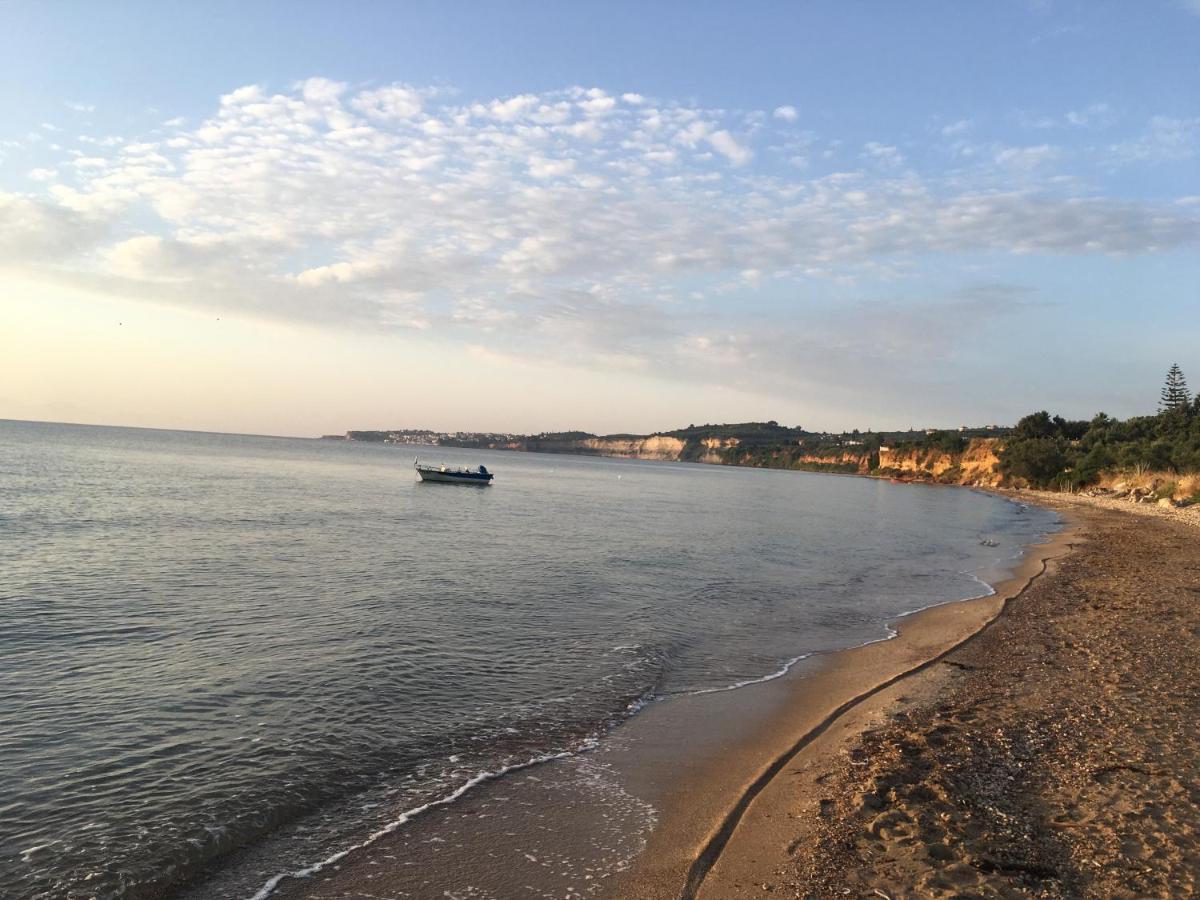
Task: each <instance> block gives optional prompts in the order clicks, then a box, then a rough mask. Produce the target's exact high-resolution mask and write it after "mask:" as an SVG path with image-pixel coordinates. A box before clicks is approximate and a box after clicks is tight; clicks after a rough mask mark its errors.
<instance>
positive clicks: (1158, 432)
mask: <svg viewBox="0 0 1200 900" xmlns="http://www.w3.org/2000/svg"><path fill="white" fill-rule="evenodd" d="M323 439H324V440H340V441H351V442H367V443H384V444H408V445H417V444H420V445H435V446H444V447H457V448H466V449H477V450H510V451H517V452H529V453H568V454H578V455H585V456H608V457H618V458H625V459H644V460H660V461H667V462H697V463H706V464H710V465H725V466H745V467H753V468H771V469H791V470H797V471H807V472H824V473H830V474H843V475H860V476H867V477H876V478H889V479H893V480H897V481H903V482H929V483H936V484H953V485H969V486H972V487H981V488H1017V489H1025V488H1038V489H1043V490H1053V491H1059V492H1067V493H1078V492H1080V491H1087V492H1089V493H1092V494H1094V495H1097V496H1107V497H1113V498H1116V499H1125V500H1129V501H1132V502H1138V503H1157V504H1159V505H1162V506H1187V505H1193V504H1197V503H1200V409H1198V408H1196V407H1195V406H1194V405H1182V406H1177V407H1173V408H1172V407H1167V408H1164V409H1162V410H1161V411H1160V412H1159V413H1158V414H1157V415H1154V416H1141V417H1136V418H1132V419H1128V420H1126V421H1124V422H1122V421H1119V420H1116V419H1112V418H1110V417H1108V416H1106V415H1105V414H1104V413H1098V414H1097V415H1096V416H1095V417H1094V418H1093V419H1092V420H1090V421H1068V420H1066V419H1063V418H1062V417H1060V416H1051V415H1050V414H1049V413H1046V412H1039V413H1033V414H1031V415H1029V416H1025V417H1024V418H1023V419H1021V420H1020V421H1019V422H1018V423H1017V424H1016V425H1015V426H1001V425H995V424H989V425H982V426H966V425H963V426H959V427H958V428H957V429H953V430H948V429H936V428H925V429H912V428H910V429H907V430H904V431H871V430H867V431H859V430H857V429H855V430H853V431H844V432H840V433H833V432H814V431H807V430H805V429H803V428H801V427H788V426H784V425H780V424H779V423H778V422H775V421H769V422H742V423H733V424H720V425H713V424H709V425H689V426H688V427H687V428H679V429H675V430H671V431H661V432H655V433H653V434H648V435H638V434H609V435H597V434H592V433H590V432H585V431H566V432H542V433H540V434H536V435H523V434H513V433H494V432H437V431H433V430H430V429H403V428H401V429H391V430H375V431H347V432H346V433H345V434H344V435H324V436H323Z"/></svg>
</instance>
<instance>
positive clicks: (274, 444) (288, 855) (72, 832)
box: [0, 422, 1056, 898]
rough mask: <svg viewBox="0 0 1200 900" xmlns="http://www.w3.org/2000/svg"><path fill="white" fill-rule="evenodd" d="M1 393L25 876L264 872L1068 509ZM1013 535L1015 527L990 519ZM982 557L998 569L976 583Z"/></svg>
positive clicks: (0, 879)
mask: <svg viewBox="0 0 1200 900" xmlns="http://www.w3.org/2000/svg"><path fill="white" fill-rule="evenodd" d="M421 452H422V455H423V456H425V457H428V458H430V459H437V460H445V461H447V462H452V463H460V462H468V463H472V464H475V463H480V462H482V463H486V464H487V466H488V468H489V469H491V470H492V471H494V472H495V473H496V481H495V484H494V485H493V486H491V487H489V488H476V487H465V486H453V485H426V484H421V483H419V482H418V481H417V480H416V477H415V474H414V473H413V472H412V469H411V462H412V457H413V450H412V448H397V447H386V446H381V445H365V444H345V443H339V442H322V441H303V440H292V439H277V438H260V437H245V436H232V435H214V434H196V433H183V432H163V431H149V430H140V429H121V428H91V427H82V426H65V425H48V424H33V423H17V422H0V895H2V896H4V897H6V898H32V897H62V896H100V897H131V898H139V897H157V896H169V895H170V894H171V893H172V892H174V891H175V890H177V889H178V888H179V887H180V886H181V885H183V884H185V883H187V882H189V881H190V882H192V883H195V882H196V881H197V880H202V879H203V878H204V877H205V876H206V875H208V874H210V873H212V872H213V871H214V870H219V869H221V868H222V867H226V868H228V866H229V865H231V864H232V863H234V862H236V861H237V860H238V859H239V858H241V857H244V856H245V855H246V854H247V852H248V851H250V850H252V849H253V848H255V847H259V848H261V847H262V846H264V844H266V845H269V846H270V847H271V848H272V849H271V852H270V853H269V854H267V859H265V860H263V859H261V857H262V856H263V854H262V853H259V854H258V856H259V859H257V860H256V862H255V864H254V867H252V870H251V871H249V872H248V873H247V874H246V875H245V876H244V878H243V879H242V882H239V883H242V884H244V892H245V895H247V896H249V895H251V894H253V893H255V892H256V891H257V890H258V889H259V888H260V887H261V886H262V884H263V883H264V882H265V881H266V879H267V878H268V877H269V876H270V875H272V874H275V873H277V872H282V871H289V870H294V869H296V868H299V867H302V866H303V865H305V864H306V863H311V862H313V861H315V860H318V859H321V858H323V857H324V856H327V855H328V854H329V853H330V852H333V851H335V850H337V849H338V848H339V847H343V846H346V845H348V844H350V843H353V842H354V841H356V840H359V839H361V836H362V835H363V834H364V833H368V832H369V831H371V830H372V829H375V828H378V827H380V826H381V825H383V824H385V823H387V822H390V821H394V820H395V819H396V818H397V817H398V816H399V815H400V814H402V813H403V812H404V811H405V810H408V809H412V808H414V807H417V806H420V805H421V804H423V803H427V802H429V801H430V800H436V799H438V798H440V797H445V796H446V795H448V794H450V793H452V792H453V791H455V790H456V789H458V788H460V787H461V786H462V785H464V784H465V783H467V782H468V781H469V780H470V779H472V778H474V777H476V776H477V775H478V774H479V773H481V772H488V771H497V770H499V769H500V768H503V767H504V766H511V765H516V764H520V763H522V762H525V761H527V760H530V759H534V758H537V757H539V756H543V755H546V754H550V753H554V752H557V751H561V750H569V749H572V748H578V747H580V746H581V745H584V744H585V743H586V742H587V741H589V740H593V739H595V738H596V736H598V735H602V734H603V733H604V732H605V731H606V730H607V729H608V728H610V727H611V726H612V725H613V724H615V723H617V722H619V721H620V720H622V719H623V718H625V717H627V716H629V715H631V714H634V713H635V712H636V710H637V709H638V708H639V706H640V704H641V703H642V702H644V701H646V700H648V699H650V698H654V697H662V696H669V695H671V694H677V693H687V692H696V691H711V690H718V689H725V688H730V687H732V686H735V685H738V684H742V683H745V682H750V681H754V680H756V679H762V678H764V677H768V676H771V675H772V674H775V673H778V672H780V671H781V669H783V668H784V667H785V666H786V665H787V664H788V663H789V662H790V661H793V660H795V659H796V658H797V657H800V656H802V655H804V654H809V653H813V652H817V651H822V650H828V649H832V648H837V647H844V646H849V645H854V644H859V643H862V642H864V641H869V640H874V639H878V638H880V637H883V636H884V635H885V634H886V629H885V627H884V624H883V623H884V620H885V619H887V618H889V617H893V616H895V615H897V614H899V613H903V612H907V611H911V610H913V609H916V608H919V607H924V606H928V605H930V604H933V603H937V602H943V601H947V600H954V599H962V598H966V597H970V596H978V595H979V594H981V593H986V592H987V588H986V587H985V586H984V585H983V584H982V581H988V580H995V579H997V578H999V577H1001V574H1002V571H1003V569H1004V567H1005V566H1006V565H1008V564H1010V563H1011V561H1012V559H1013V557H1014V556H1015V555H1016V554H1017V553H1018V552H1019V548H1020V547H1021V546H1022V545H1023V544H1025V543H1028V542H1029V541H1031V540H1033V539H1035V538H1036V537H1037V536H1038V535H1040V534H1043V533H1045V532H1047V531H1050V530H1053V529H1054V527H1055V525H1056V523H1055V520H1054V518H1053V517H1052V515H1051V514H1049V513H1046V512H1044V511H1041V510H1038V509H1023V508H1021V507H1019V506H1018V505H1016V504H1013V503H1010V502H1007V501H1004V500H1000V499H997V498H994V497H990V496H985V495H981V494H977V493H973V492H969V491H964V490H952V489H939V488H923V487H910V486H901V485H893V484H888V483H886V482H880V481H871V480H865V479H854V478H838V477H830V476H820V475H808V474H803V473H794V472H778V471H765V470H748V469H731V468H718V467H708V466H700V465H687V464H668V463H649V462H638V461H628V460H604V459H591V458H581V457H568V456H546V455H534V454H516V453H499V452H468V451H456V450H449V449H434V448H425V449H423V450H422V451H421ZM992 543H994V544H995V546H990V544H992ZM981 580H982V581H981Z"/></svg>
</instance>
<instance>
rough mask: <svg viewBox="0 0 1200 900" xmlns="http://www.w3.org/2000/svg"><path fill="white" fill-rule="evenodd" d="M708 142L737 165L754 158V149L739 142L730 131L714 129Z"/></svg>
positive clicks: (742, 164)
mask: <svg viewBox="0 0 1200 900" xmlns="http://www.w3.org/2000/svg"><path fill="white" fill-rule="evenodd" d="M707 139H708V142H709V143H710V144H712V147H713V149H714V150H716V151H717V152H718V153H720V154H721V155H722V156H724V157H725V158H726V159H728V160H729V161H730V162H731V163H733V164H734V165H735V166H744V165H745V164H746V163H748V162H750V160H752V159H753V158H754V151H753V150H751V149H750V148H749V147H745V146H743V145H742V144H739V143H738V141H737V139H736V138H735V137H734V136H733V135H732V134H730V133H729V132H728V131H725V130H724V129H722V130H721V131H714V132H713V133H712V134H710V135H708V138H707Z"/></svg>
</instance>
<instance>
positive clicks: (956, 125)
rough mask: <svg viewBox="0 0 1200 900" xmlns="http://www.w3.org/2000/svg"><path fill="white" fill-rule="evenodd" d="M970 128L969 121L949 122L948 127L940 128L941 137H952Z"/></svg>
mask: <svg viewBox="0 0 1200 900" xmlns="http://www.w3.org/2000/svg"><path fill="white" fill-rule="evenodd" d="M970 127H971V120H970V119H959V120H958V121H957V122H951V123H950V124H949V125H943V126H942V135H943V136H944V137H954V136H955V135H959V134H962V133H963V132H965V131H967V130H968V129H969V128H970Z"/></svg>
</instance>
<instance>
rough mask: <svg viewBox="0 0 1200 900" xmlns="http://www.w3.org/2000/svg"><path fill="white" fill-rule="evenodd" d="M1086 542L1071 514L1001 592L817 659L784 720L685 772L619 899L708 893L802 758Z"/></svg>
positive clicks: (796, 685) (897, 624) (919, 615)
mask: <svg viewBox="0 0 1200 900" xmlns="http://www.w3.org/2000/svg"><path fill="white" fill-rule="evenodd" d="M1003 499H1008V500H1012V499H1013V498H1011V497H1004V498H1003ZM1076 540H1077V535H1076V532H1075V527H1074V524H1073V522H1072V521H1071V519H1070V517H1069V516H1067V517H1064V522H1063V527H1062V528H1061V529H1060V530H1059V531H1057V532H1053V533H1052V534H1050V535H1049V536H1048V539H1047V540H1046V541H1044V542H1042V543H1037V544H1030V545H1026V547H1025V548H1024V552H1023V554H1022V557H1021V558H1020V561H1019V562H1018V563H1017V565H1016V566H1015V567H1012V568H1011V569H1010V571H1011V574H1010V576H1009V577H1008V578H1006V579H1004V580H1002V581H1000V582H998V583H996V584H994V585H990V586H989V587H990V588H991V590H992V593H990V594H987V595H984V596H980V597H975V598H970V599H964V600H957V601H947V602H943V603H938V604H934V605H931V606H927V607H924V608H922V609H919V610H916V611H913V612H910V613H907V614H903V615H900V616H897V617H894V618H891V619H889V620H887V625H888V627H889V628H890V629H891V630H892V632H893V634H892V635H891V636H889V637H886V638H880V639H877V640H875V641H871V642H868V643H864V644H860V645H857V646H854V647H848V648H844V649H841V650H836V651H832V652H829V653H826V654H820V655H819V656H816V657H814V658H813V659H812V660H810V662H811V663H812V665H811V666H810V667H808V669H806V670H805V671H802V672H797V673H796V677H795V678H794V679H792V680H791V681H790V682H789V684H788V692H787V693H788V696H787V697H785V698H784V699H783V701H782V708H781V709H780V710H779V711H778V714H777V715H776V716H773V717H772V718H771V719H770V720H769V721H766V722H764V723H762V725H761V726H760V728H759V729H757V730H756V732H755V733H753V734H750V735H746V736H744V737H743V738H742V739H741V740H739V741H738V742H737V743H736V744H735V745H733V746H724V747H721V748H720V749H719V750H718V751H717V752H716V753H715V754H713V755H712V756H711V757H710V758H709V759H707V760H706V761H705V762H704V763H703V764H702V765H701V766H699V767H698V768H697V769H696V770H694V771H693V772H692V773H690V774H689V775H688V776H686V777H685V778H684V780H683V783H682V784H681V785H680V786H679V787H680V789H679V790H678V792H677V796H675V797H674V798H673V799H671V800H670V801H669V802H668V803H667V804H666V805H665V808H664V809H663V812H662V820H661V822H660V824H659V826H658V827H657V828H656V829H655V832H654V833H653V834H652V835H651V836H650V841H649V844H648V846H647V848H646V850H645V852H644V853H643V854H642V855H641V857H640V858H639V860H638V862H637V863H636V864H635V866H634V868H633V870H632V871H631V872H630V873H629V874H628V875H627V876H626V877H624V878H622V879H621V881H620V882H619V883H618V885H616V888H615V890H614V892H613V893H612V894H611V896H614V897H621V898H623V897H637V898H639V900H642V898H644V900H668V898H670V900H675V898H681V900H690V898H694V897H697V896H707V894H706V893H705V883H706V881H707V880H708V878H709V873H710V872H711V871H712V870H713V869H714V868H715V867H716V866H717V865H718V864H719V863H723V862H724V855H725V851H726V848H727V846H728V844H729V842H730V839H731V838H732V837H733V835H734V834H735V833H736V832H737V830H738V829H739V828H740V827H741V826H742V823H743V822H744V821H745V820H746V818H747V816H748V815H749V814H750V811H751V809H752V808H753V807H754V806H755V805H756V801H758V799H759V798H760V797H761V796H762V794H763V793H764V792H765V791H767V790H768V789H769V788H770V787H771V785H772V784H773V783H774V781H776V780H777V779H778V778H780V777H781V773H783V772H784V770H785V769H786V768H787V767H788V765H789V763H790V762H791V761H792V760H793V759H794V758H795V757H796V756H797V754H799V753H802V752H803V751H804V750H805V749H806V748H807V747H809V746H810V745H812V744H814V743H815V742H817V741H818V740H820V738H821V737H822V736H823V735H826V734H828V733H829V732H830V731H831V730H836V729H838V728H839V727H840V726H842V725H843V724H844V723H845V721H846V718H847V716H851V715H853V713H854V711H855V710H856V709H858V708H860V707H862V706H863V705H864V704H867V703H869V702H870V701H871V700H873V699H874V698H876V697H877V696H879V695H882V694H886V693H887V692H888V691H889V690H893V689H895V688H896V687H897V686H898V685H900V684H902V683H903V682H904V681H905V679H907V678H909V677H910V676H913V675H916V674H918V673H920V672H922V671H925V670H927V669H929V668H931V667H933V666H935V665H936V664H937V663H939V662H940V661H941V660H942V659H943V658H945V657H946V656H948V655H949V654H950V653H952V652H953V651H955V650H956V649H958V648H960V647H962V646H964V645H966V644H968V643H969V642H971V641H972V640H974V639H975V638H976V637H978V636H979V635H981V634H982V633H984V632H985V631H986V630H987V629H988V628H989V627H990V626H991V625H992V624H993V623H995V622H996V621H997V620H998V619H999V617H1000V616H1001V615H1002V613H1003V611H1004V610H1005V608H1006V607H1007V605H1008V603H1009V602H1010V601H1011V600H1012V599H1014V598H1016V597H1018V596H1019V595H1020V594H1021V593H1023V592H1024V591H1025V590H1026V589H1027V588H1028V587H1029V586H1030V585H1031V584H1033V583H1034V582H1035V581H1036V580H1037V579H1038V578H1040V577H1041V576H1042V575H1043V574H1044V573H1046V572H1047V571H1048V570H1049V567H1050V565H1051V564H1052V562H1053V561H1054V560H1056V559H1059V558H1062V557H1063V556H1065V555H1066V554H1067V553H1069V552H1070V548H1071V546H1072V544H1073V543H1074V542H1075V541H1076ZM713 896H714V897H724V896H725V894H723V893H719V894H714V895H713Z"/></svg>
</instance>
